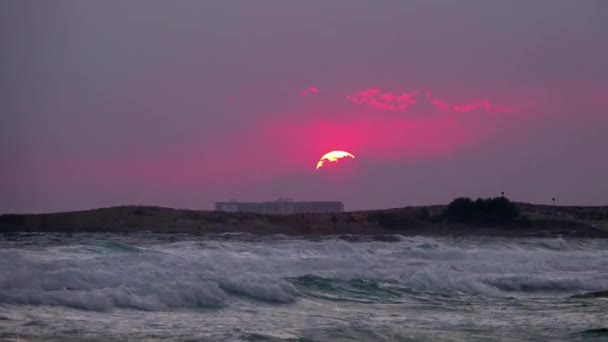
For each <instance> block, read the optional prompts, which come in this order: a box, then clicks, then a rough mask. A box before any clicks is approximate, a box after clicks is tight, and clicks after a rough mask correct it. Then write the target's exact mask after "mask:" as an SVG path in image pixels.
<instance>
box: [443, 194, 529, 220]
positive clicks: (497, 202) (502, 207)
mask: <svg viewBox="0 0 608 342" xmlns="http://www.w3.org/2000/svg"><path fill="white" fill-rule="evenodd" d="M444 216H445V218H446V219H448V220H449V221H454V222H462V223H486V224H489V223H510V222H513V221H514V220H515V219H516V218H517V217H518V216H519V210H518V209H517V207H516V206H515V204H513V203H512V202H511V201H509V199H507V198H505V197H495V198H487V199H481V198H478V199H477V200H475V201H472V200H471V199H469V198H457V199H455V200H453V201H452V202H451V203H450V204H449V205H448V207H447V208H446V210H445V214H444Z"/></svg>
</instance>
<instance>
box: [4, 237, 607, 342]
mask: <svg viewBox="0 0 608 342" xmlns="http://www.w3.org/2000/svg"><path fill="white" fill-rule="evenodd" d="M606 289H608V240H585V239H573V240H567V239H560V238H484V237H476V238H471V237H467V238H431V237H404V236H396V235H395V236H382V237H359V236H333V237H318V238H310V237H287V236H254V235H247V234H223V235H209V236H200V235H199V236H196V235H171V234H152V233H137V234H91V233H79V234H60V233H57V234H52V233H45V234H37V233H19V234H4V235H0V340H2V341H23V340H26V341H27V340H34V341H38V340H43V341H47V340H51V341H55V340H56V341H124V340H145V341H148V340H150V341H155V340H163V341H199V340H200V341H522V340H524V341H526V340H534V341H538V340H552V341H561V340H564V341H571V340H598V339H599V340H601V339H605V340H608V300H606V299H598V298H596V299H579V298H571V297H572V296H573V295H576V294H581V293H585V292H591V291H600V290H606Z"/></svg>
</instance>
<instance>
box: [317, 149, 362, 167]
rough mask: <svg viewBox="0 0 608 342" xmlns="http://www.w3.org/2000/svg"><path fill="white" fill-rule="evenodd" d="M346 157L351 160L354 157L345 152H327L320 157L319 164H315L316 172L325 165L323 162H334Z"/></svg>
mask: <svg viewBox="0 0 608 342" xmlns="http://www.w3.org/2000/svg"><path fill="white" fill-rule="evenodd" d="M346 157H349V158H353V159H354V158H355V156H354V155H352V154H351V153H349V152H346V151H331V152H327V153H325V154H324V155H323V157H321V159H319V162H318V163H317V170H318V169H320V168H321V167H322V166H323V165H324V164H325V162H335V161H338V160H340V159H342V158H346Z"/></svg>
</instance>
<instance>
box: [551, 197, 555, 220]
mask: <svg viewBox="0 0 608 342" xmlns="http://www.w3.org/2000/svg"><path fill="white" fill-rule="evenodd" d="M551 202H553V209H552V212H553V213H552V214H551V215H553V216H555V197H553V198H551Z"/></svg>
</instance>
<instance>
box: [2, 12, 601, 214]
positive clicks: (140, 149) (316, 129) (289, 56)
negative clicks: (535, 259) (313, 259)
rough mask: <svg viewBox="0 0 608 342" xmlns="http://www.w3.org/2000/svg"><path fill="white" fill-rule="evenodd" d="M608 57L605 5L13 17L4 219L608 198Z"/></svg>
mask: <svg viewBox="0 0 608 342" xmlns="http://www.w3.org/2000/svg"><path fill="white" fill-rule="evenodd" d="M606 61H608V1H605V0H584V1H571V0H544V1H541V0H538V1H525V0H521V1H520V0H516V1H487V0H461V1H449V0H409V1H392V0H382V1H368V0H366V1H360V0H333V1H325V0H311V1H284V0H258V1H250V0H240V1H233V0H224V1H197V0H182V1H164V0H131V1H118V0H108V1H77V0H72V1H66V0H57V1H53V2H40V1H34V0H31V1H30V0H19V1H17V0H7V1H2V2H1V3H0V213H8V212H14V213H22V212H56V211H68V210H81V209H90V208H97V207H108V206H116V205H127V204H141V205H160V206H169V207H178V208H192V209H212V208H213V203H214V202H215V201H223V200H229V199H236V200H241V201H258V200H274V199H276V198H278V197H290V198H294V199H296V200H342V201H344V203H345V207H346V209H347V210H358V209H375V208H388V207H402V206H408V205H425V204H437V203H447V202H448V201H450V200H451V199H453V198H455V197H459V196H469V197H489V196H497V195H499V194H500V192H503V191H504V192H505V195H506V196H507V197H509V198H511V199H513V200H517V201H526V202H534V203H550V202H551V198H553V197H555V198H556V199H557V202H558V203H559V204H578V205H601V204H608V157H607V156H608V152H607V151H608V62H606ZM332 150H344V151H348V152H350V153H352V154H353V155H354V156H355V158H354V159H351V158H344V159H340V160H339V161H337V162H333V163H327V164H326V166H324V167H321V168H320V169H319V170H316V168H315V167H316V165H317V162H318V161H319V158H320V157H321V156H322V155H324V154H325V153H326V152H329V151H332Z"/></svg>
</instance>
